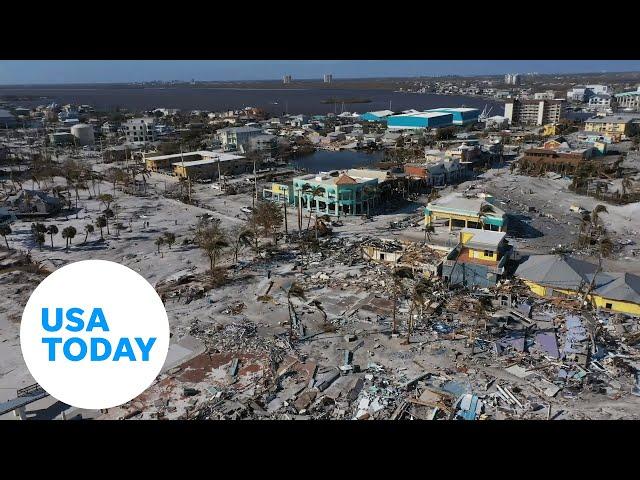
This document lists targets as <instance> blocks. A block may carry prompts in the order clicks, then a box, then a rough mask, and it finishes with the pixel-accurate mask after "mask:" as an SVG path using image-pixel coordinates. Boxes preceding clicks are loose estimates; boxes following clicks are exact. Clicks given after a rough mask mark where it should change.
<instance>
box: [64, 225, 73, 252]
mask: <svg viewBox="0 0 640 480" xmlns="http://www.w3.org/2000/svg"><path fill="white" fill-rule="evenodd" d="M76 233H77V231H76V228H75V227H65V228H63V229H62V238H64V239H65V240H66V241H67V246H66V248H65V250H67V251H68V250H69V244H70V243H71V241H72V240H73V237H75V236H76Z"/></svg>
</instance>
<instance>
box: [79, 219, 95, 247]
mask: <svg viewBox="0 0 640 480" xmlns="http://www.w3.org/2000/svg"><path fill="white" fill-rule="evenodd" d="M93 231H94V228H93V225H91V224H90V223H88V224H87V225H85V226H84V233H85V235H84V242H82V243H87V238H89V234H91V233H93Z"/></svg>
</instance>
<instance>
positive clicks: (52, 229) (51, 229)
mask: <svg viewBox="0 0 640 480" xmlns="http://www.w3.org/2000/svg"><path fill="white" fill-rule="evenodd" d="M57 233H58V227H56V226H55V225H49V226H48V227H47V235H49V236H50V237H51V250H53V236H54V235H56V234H57Z"/></svg>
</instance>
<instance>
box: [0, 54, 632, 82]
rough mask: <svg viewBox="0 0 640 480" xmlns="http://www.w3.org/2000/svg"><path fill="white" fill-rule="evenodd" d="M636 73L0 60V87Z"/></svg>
mask: <svg viewBox="0 0 640 480" xmlns="http://www.w3.org/2000/svg"><path fill="white" fill-rule="evenodd" d="M601 71H607V72H621V71H640V60H300V61H293V60H6V61H5V60H0V85H18V84H19V85H22V84H64V83H119V82H143V81H152V80H165V81H167V80H185V81H189V80H191V79H195V80H199V81H228V80H272V79H279V78H282V76H283V75H285V74H289V75H292V76H293V78H294V79H296V78H297V79H308V78H321V77H322V75H323V74H324V73H332V74H333V76H334V78H335V79H340V78H366V77H412V76H422V75H424V76H432V75H450V74H453V75H488V74H504V73H528V72H538V73H582V72H601Z"/></svg>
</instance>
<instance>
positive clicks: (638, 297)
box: [590, 272, 640, 317]
mask: <svg viewBox="0 0 640 480" xmlns="http://www.w3.org/2000/svg"><path fill="white" fill-rule="evenodd" d="M595 283H596V285H597V288H595V289H594V290H593V292H592V294H591V295H590V300H591V302H592V303H593V304H594V305H595V306H596V307H597V308H598V309H603V310H610V311H612V312H620V313H626V314H628V315H634V316H636V317H640V276H638V275H634V274H632V273H613V272H602V273H599V274H598V275H597V276H596V281H595Z"/></svg>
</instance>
